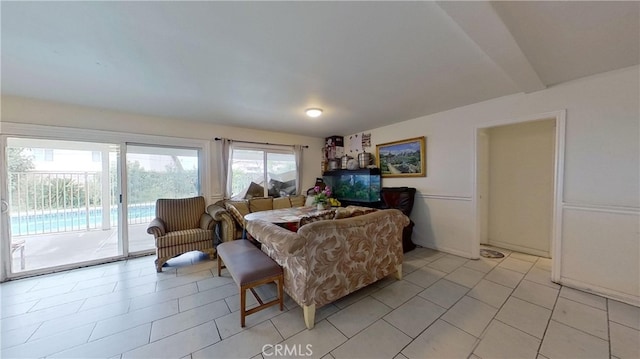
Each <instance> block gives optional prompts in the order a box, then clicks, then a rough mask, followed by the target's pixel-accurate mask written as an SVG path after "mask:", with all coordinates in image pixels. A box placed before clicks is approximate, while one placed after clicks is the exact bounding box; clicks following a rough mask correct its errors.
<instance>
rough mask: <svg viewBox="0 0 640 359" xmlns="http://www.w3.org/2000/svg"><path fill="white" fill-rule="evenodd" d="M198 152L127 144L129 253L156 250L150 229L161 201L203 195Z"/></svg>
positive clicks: (192, 149) (191, 149)
mask: <svg viewBox="0 0 640 359" xmlns="http://www.w3.org/2000/svg"><path fill="white" fill-rule="evenodd" d="M199 152H200V151H199V150H198V149H195V148H177V147H164V146H153V145H127V155H126V159H127V171H126V172H127V202H128V206H127V219H128V227H127V228H128V232H127V233H128V236H127V238H128V242H129V251H130V252H144V251H151V250H154V249H155V243H154V239H153V236H151V235H149V234H147V226H148V225H149V222H151V220H152V219H153V218H154V216H155V205H156V200H157V199H158V198H185V197H193V196H197V195H198V194H199V193H200V175H199V173H200V171H199Z"/></svg>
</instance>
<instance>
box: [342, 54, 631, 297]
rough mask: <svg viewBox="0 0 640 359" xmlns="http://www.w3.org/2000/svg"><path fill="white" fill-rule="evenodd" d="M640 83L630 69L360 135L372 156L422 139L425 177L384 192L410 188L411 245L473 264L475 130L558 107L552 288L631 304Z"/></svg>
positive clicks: (395, 181) (391, 182) (390, 181)
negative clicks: (557, 251)
mask: <svg viewBox="0 0 640 359" xmlns="http://www.w3.org/2000/svg"><path fill="white" fill-rule="evenodd" d="M639 78H640V71H639V68H638V66H634V67H631V68H626V69H621V70H617V71H612V72H609V73H604V74H599V75H595V76H591V77H588V78H583V79H580V80H576V81H572V82H568V83H564V84H560V85H557V86H553V87H550V88H548V89H545V90H542V91H538V92H534V93H530V94H517V95H511V96H506V97H502V98H498V99H494V100H490V101H485V102H481V103H478V104H474V105H470V106H465V107H460V108H456V109H453V110H450V111H446V112H441V113H437V114H434V115H429V116H424V117H419V118H416V119H412V120H408V121H404V122H401V123H398V124H394V125H392V126H385V127H380V128H375V129H371V130H367V131H364V132H365V133H367V132H370V133H371V142H372V145H373V147H372V152H375V150H374V149H375V145H376V144H379V143H385V142H391V141H396V140H401V139H406V138H412V137H416V136H420V135H424V136H426V137H427V155H426V158H427V177H421V178H385V179H384V180H383V183H382V185H383V186H386V187H390V186H411V187H416V188H417V190H418V194H417V195H416V197H417V198H416V200H417V203H416V206H415V207H414V211H413V213H412V219H413V220H414V222H416V227H415V229H414V235H413V240H414V242H416V243H417V244H420V245H423V246H427V247H432V248H436V249H439V250H443V251H447V252H450V253H455V254H459V255H463V256H466V257H469V258H473V257H477V253H474V250H473V248H474V246H473V241H474V238H475V234H476V233H475V231H476V228H475V217H474V211H473V198H472V196H473V189H474V183H473V179H474V173H473V172H474V163H473V162H474V158H475V157H474V150H475V144H474V139H475V136H476V129H477V128H479V127H491V126H493V125H494V124H495V123H496V122H500V121H510V120H513V119H518V118H528V119H531V118H532V117H535V115H536V114H542V113H548V112H553V111H559V110H565V109H566V138H565V148H564V149H565V162H564V187H563V193H564V197H563V201H562V211H561V212H562V213H561V214H560V223H559V225H560V226H561V228H562V231H561V235H560V240H561V246H562V248H561V256H562V257H561V258H560V263H561V266H560V269H559V271H560V273H559V277H560V281H561V282H562V283H565V284H571V285H572V286H574V287H580V288H583V289H588V290H592V291H594V292H597V293H600V294H604V295H607V296H610V297H614V298H617V299H620V300H624V301H627V302H631V303H635V304H636V305H638V304H640V234H639V227H640V218H639V214H640V139H639V135H640V119H639V118H640V110H639V106H640V100H639V98H640V93H639ZM428 100H429V99H425V101H428ZM345 137H347V136H345ZM345 146H348V144H345ZM594 227H595V228H594ZM556 269H557V268H556Z"/></svg>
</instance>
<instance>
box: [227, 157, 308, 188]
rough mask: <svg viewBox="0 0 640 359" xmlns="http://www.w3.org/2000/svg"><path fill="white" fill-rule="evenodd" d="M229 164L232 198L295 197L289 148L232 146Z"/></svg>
mask: <svg viewBox="0 0 640 359" xmlns="http://www.w3.org/2000/svg"><path fill="white" fill-rule="evenodd" d="M230 162H231V165H230V166H229V167H230V169H231V173H230V176H229V178H230V180H231V192H232V194H231V197H232V198H251V197H262V196H271V197H286V196H290V195H295V194H296V158H295V154H294V152H293V149H291V150H286V149H271V148H254V147H234V148H233V149H232V151H231V161H230Z"/></svg>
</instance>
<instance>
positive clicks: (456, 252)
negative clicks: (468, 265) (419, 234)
mask: <svg viewBox="0 0 640 359" xmlns="http://www.w3.org/2000/svg"><path fill="white" fill-rule="evenodd" d="M414 243H415V242H414ZM415 244H417V245H419V246H421V247H424V248H429V249H433V250H436V251H440V252H444V253H448V254H453V255H456V256H459V257H464V258H469V259H478V258H480V257H477V256H472V255H471V254H470V253H468V252H463V251H461V250H459V249H455V248H449V247H438V246H434V245H428V244H423V243H415Z"/></svg>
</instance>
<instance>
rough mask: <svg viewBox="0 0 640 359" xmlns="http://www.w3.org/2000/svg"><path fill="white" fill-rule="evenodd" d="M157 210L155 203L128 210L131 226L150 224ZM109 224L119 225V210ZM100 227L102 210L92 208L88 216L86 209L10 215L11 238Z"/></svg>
mask: <svg viewBox="0 0 640 359" xmlns="http://www.w3.org/2000/svg"><path fill="white" fill-rule="evenodd" d="M155 210H156V206H155V203H151V204H144V205H132V206H129V208H128V211H127V212H128V217H129V223H130V224H135V223H148V222H149V221H151V219H153V217H154V216H155ZM110 221H111V225H112V226H116V225H117V224H118V209H117V207H112V208H111V210H110ZM101 228H102V208H90V209H89V213H88V216H87V210H86V209H85V208H83V209H71V210H64V211H55V212H52V211H44V213H42V212H41V213H30V214H20V215H11V235H12V236H21V235H28V234H45V233H57V232H66V231H81V230H87V229H101Z"/></svg>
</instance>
